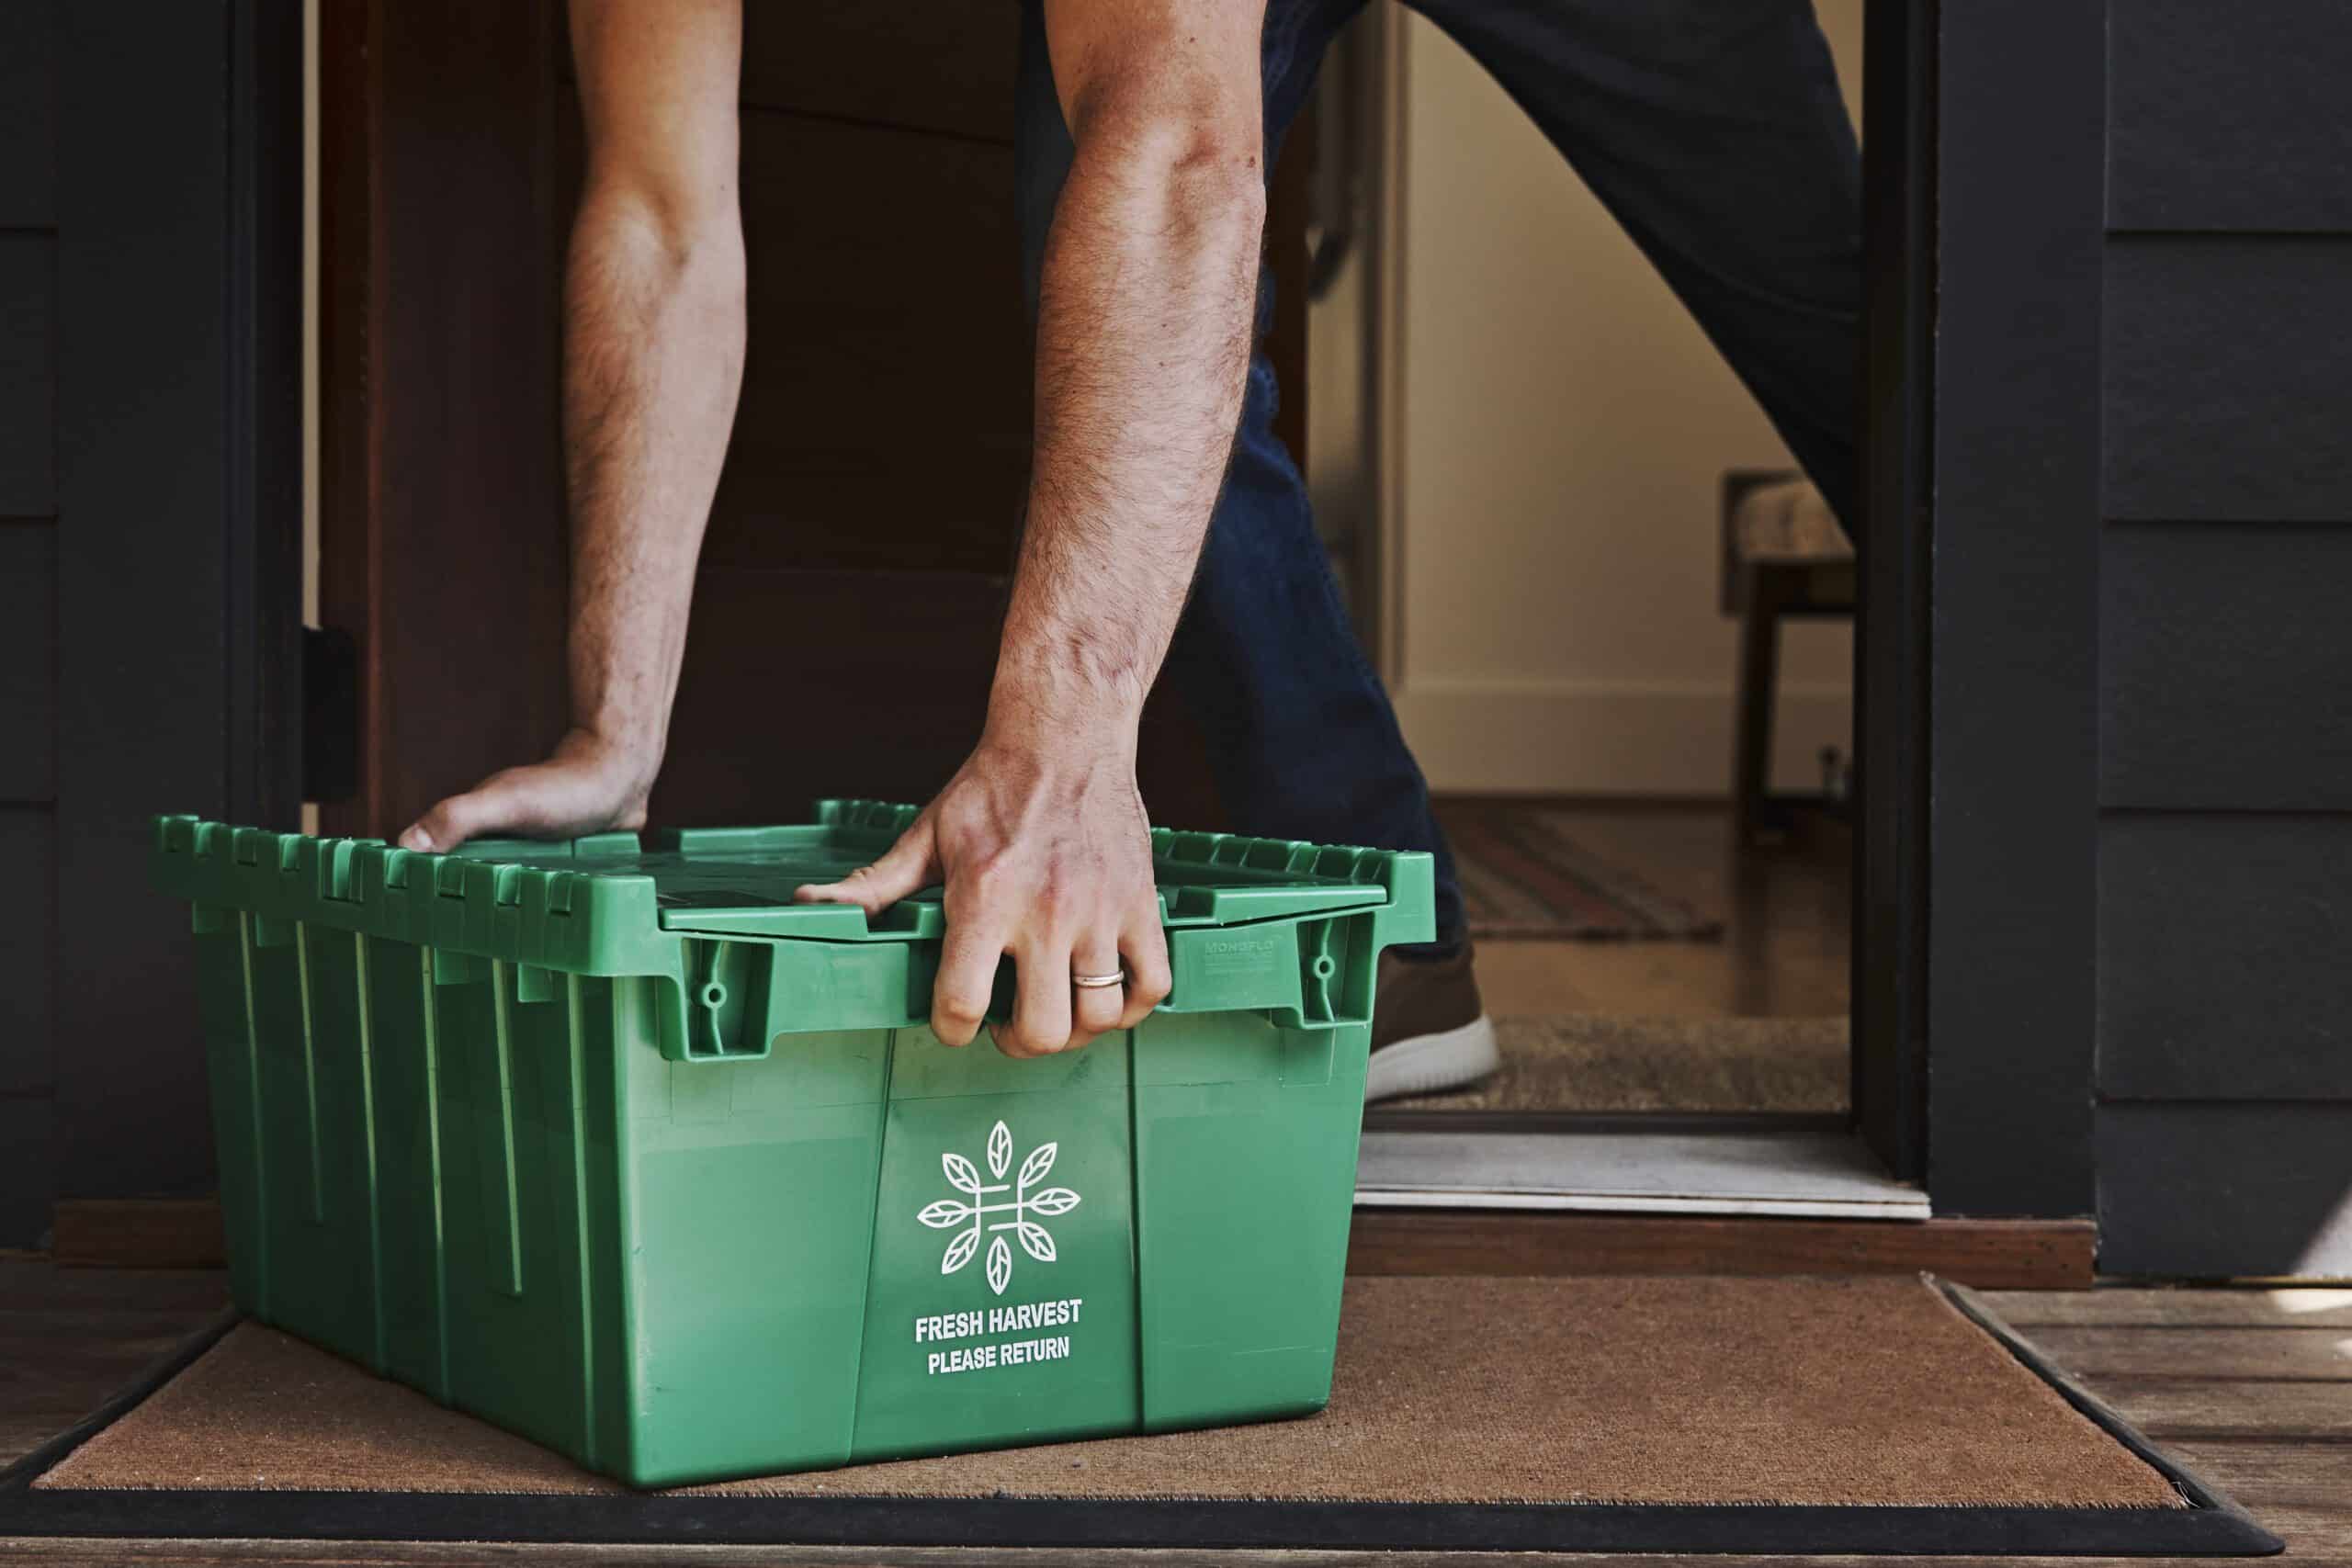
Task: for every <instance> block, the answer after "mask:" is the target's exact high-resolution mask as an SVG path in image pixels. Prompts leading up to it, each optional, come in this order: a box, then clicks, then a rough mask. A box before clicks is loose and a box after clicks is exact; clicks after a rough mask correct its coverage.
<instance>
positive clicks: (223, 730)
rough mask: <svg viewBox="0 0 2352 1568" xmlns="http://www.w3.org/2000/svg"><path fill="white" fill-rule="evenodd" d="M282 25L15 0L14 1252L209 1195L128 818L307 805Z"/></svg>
mask: <svg viewBox="0 0 2352 1568" xmlns="http://www.w3.org/2000/svg"><path fill="white" fill-rule="evenodd" d="M300 39H301V29H300V8H299V6H296V5H295V4H294V3H293V0H109V3H108V4H107V5H102V6H96V5H83V4H77V3H75V0H25V3H21V4H12V5H7V6H0V889H5V891H6V899H5V901H0V1247H27V1246H37V1245H40V1241H41V1238H42V1236H43V1235H44V1233H46V1232H47V1231H48V1230H49V1228H50V1222H51V1213H52V1206H53V1204H54V1203H55V1202H56V1201H60V1200H62V1199H65V1198H79V1197H91V1198H114V1197H132V1196H142V1195H147V1194H163V1195H177V1194H191V1193H198V1192H203V1191H205V1190H209V1188H210V1186H211V1184H212V1160H211V1148H210V1139H209V1133H208V1125H209V1122H208V1118H207V1117H206V1116H205V1115H204V1114H203V1107H204V1105H205V1089H204V1072H203V1061H202V1056H201V1053H200V1050H199V1048H198V1041H197V1038H196V1034H195V1031H194V1022H193V1021H194V1017H195V1014H194V997H193V991H194V987H193V984H192V978H191V975H190V970H189V963H188V953H187V939H186V931H187V926H186V920H187V916H186V913H185V911H179V910H175V909H174V908H171V906H170V904H169V902H168V901H167V900H164V899H160V898H154V897H150V896H149V895H148V894H147V892H146V890H145V886H144V884H145V856H146V849H145V846H146V841H147V829H146V819H147V818H148V816H149V815H150V814H151V813H153V812H156V811H200V812H205V813H208V814H216V813H217V814H220V815H224V816H229V817H233V818H241V819H243V818H253V819H255V820H261V821H267V822H270V823H273V824H275V825H279V826H291V825H292V824H291V822H290V821H289V820H288V818H291V817H292V815H293V814H294V813H295V811H296V810H297V808H298V807H297V805H296V799H295V795H296V790H297V787H298V782H297V779H296V777H295V766H294V761H295V759H296V758H298V757H299V754H300V752H299V745H300V736H299V734H298V733H296V732H295V729H294V727H293V726H292V725H291V724H290V723H289V722H288V720H287V714H288V700H289V695H290V692H291V689H292V686H293V684H294V676H295V673H296V671H298V670H299V665H298V664H297V663H296V662H295V659H294V656H293V652H292V650H293V649H298V648H299V644H298V643H297V642H296V641H295V640H294V639H295V638H296V637H299V615H300V518H299V494H300V479H299V476H300V468H299V452H300V449H299V439H300V380H299V378H300V368H299V337H300V318H299V299H300V289H299V281H298V279H299V267H300V210H299V200H300Z"/></svg>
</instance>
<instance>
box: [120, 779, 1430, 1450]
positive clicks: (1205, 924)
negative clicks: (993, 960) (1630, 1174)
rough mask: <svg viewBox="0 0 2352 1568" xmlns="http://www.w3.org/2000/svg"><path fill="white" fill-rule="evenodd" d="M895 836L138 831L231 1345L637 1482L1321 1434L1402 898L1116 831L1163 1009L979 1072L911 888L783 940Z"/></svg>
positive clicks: (1366, 871) (171, 823)
mask: <svg viewBox="0 0 2352 1568" xmlns="http://www.w3.org/2000/svg"><path fill="white" fill-rule="evenodd" d="M911 815H912V813H911V810H910V808H908V807H892V806H885V805H880V804H876V803H873V802H864V801H856V802H828V803H825V804H823V805H821V806H820V807H819V808H818V817H819V820H818V821H817V822H816V823H815V824H813V825H810V826H806V827H784V828H750V829H705V830H692V831H685V832H676V833H666V834H656V835H650V836H649V837H648V839H647V840H646V841H645V843H644V844H643V845H642V846H640V843H639V839H638V837H637V836H636V835H634V834H628V833H613V834H604V835H600V836H597V837H594V838H585V839H579V840H573V841H571V842H569V843H525V842H514V841H505V842H497V843H475V844H471V845H469V846H467V847H466V849H465V850H464V851H463V852H461V853H459V854H456V855H447V856H444V855H427V854H416V853H412V852H406V851H402V850H398V849H393V848H389V847H387V846H385V845H384V844H381V843H379V842H377V841H374V840H332V839H312V838H305V837H301V836H299V835H293V834H278V833H272V832H265V831H261V830H259V829H232V828H229V827H225V826H222V825H220V824H218V823H210V822H202V821H198V820H197V819H195V818H186V817H172V818H159V819H157V821H156V823H155V841H154V855H153V876H154V880H155V883H156V885H157V886H159V887H161V888H163V889H164V890H165V891H167V892H170V893H172V894H175V895H177V896H179V897H183V898H186V899H187V900H188V901H189V903H190V904H191V905H192V906H193V908H194V915H195V919H194V925H195V931H196V942H197V946H198V954H199V960H198V972H199V985H200V993H201V999H202V1008H203V1015H204V1018H203V1023H204V1032H205V1037H206V1041H207V1049H208V1052H209V1065H210V1078H211V1089H212V1108H213V1121H214V1127H215V1131H216V1138H217V1142H218V1145H219V1149H220V1190H221V1207H222V1211H223V1214H224V1217H225V1219H226V1222H227V1225H228V1235H229V1251H230V1272H231V1277H232V1286H233V1289H234V1291H235V1294H236V1299H237V1302H238V1303H239V1305H241V1306H242V1307H243V1309H244V1310H245V1311H247V1312H248V1313H250V1314H253V1315H254V1316H255V1317H257V1318H260V1319H262V1320H264V1321H266V1322H268V1323H273V1324H276V1325H279V1326H281V1327H283V1328H286V1329H288V1330H289V1331H291V1332H293V1333H296V1334H299V1335H301V1336H303V1337H306V1338H309V1339H312V1340H315V1341H317V1342H318V1343H320V1344H322V1345H324V1346H327V1347H329V1348H332V1349H334V1350H336V1351H339V1352H341V1353H342V1354H344V1355H345V1356H347V1357H349V1358H351V1359H354V1360H356V1361H359V1362H361V1363H364V1364H365V1365H367V1366H368V1367H369V1368H371V1369H373V1370H375V1371H379V1372H381V1373H383V1374H385V1375H388V1376H390V1377H394V1378H397V1379H399V1380H401V1382H407V1383H410V1384H412V1385H413V1386H414V1387H416V1388H419V1389H421V1390H423V1391H424V1392H425V1393H429V1394H431V1395H432V1396H433V1397H435V1399H438V1400H440V1401H442V1402H443V1403H445V1404H451V1405H454V1406H456V1407H458V1408H459V1409H462V1410H468V1411H471V1412H473V1413H474V1414H476V1415H479V1416H483V1417H485V1418H487V1419H489V1420H491V1421H494V1422H496V1423H498V1424H499V1425H501V1426H503V1427H510V1428H512V1429H514V1430H515V1431H517V1432H520V1433H523V1434H524V1435H526V1436H527V1437H530V1438H535V1439H537V1440H538V1441H539V1442H542V1443H545V1444H547V1445H548V1446H549V1447H551V1448H555V1449H559V1450H562V1451H563V1452H564V1453H566V1454H569V1455H571V1457H572V1458H573V1459H575V1460H577V1461H580V1462H581V1463H582V1464H583V1465H586V1466H589V1467H591V1468H593V1469H595V1470H599V1471H603V1472H607V1473H609V1474H612V1475H615V1476H618V1477H620V1478H621V1479H623V1480H625V1481H628V1482H630V1483H635V1484H637V1485H640V1486H655V1485H670V1484H675V1483H684V1482H693V1481H706V1480H712V1479H717V1478H719V1477H725V1476H738V1475H751V1474H761V1473H775V1472H785V1471H793V1470H807V1469H815V1468H820V1467H824V1466H829V1465H838V1464H842V1463H845V1462H849V1461H865V1460H877V1459H888V1458H892V1457H898V1456H903V1455H911V1454H923V1453H940V1452H947V1451H952V1450H963V1449H974V1448H984V1447H994V1446H1001V1445H1009V1444H1016V1443H1028V1442H1038V1441H1045V1440H1048V1439H1057V1438H1078V1437H1086V1436H1091V1435H1098V1434H1104V1433H1119V1432H1136V1431H1159V1430H1167V1429H1171V1428H1176V1427H1198V1426H1207V1425H1216V1424H1221V1423H1226V1422H1231V1421H1243V1420H1254V1419H1261V1418H1266V1417H1273V1416H1298V1415H1304V1414H1306V1413H1308V1412H1311V1411H1314V1410H1317V1409H1319V1408H1321V1407H1322V1405H1323V1404H1324V1403H1325V1401H1326V1400H1327V1399H1328V1398H1329V1393H1330V1382H1331V1356H1332V1349H1333V1344H1334V1340H1335V1337H1336V1336H1337V1333H1338V1328H1339V1315H1340V1279H1341V1275H1342V1272H1343V1269H1344V1264H1345V1260H1346V1251H1347V1237H1348V1222H1349V1215H1350V1210H1351V1200H1352V1190H1353V1185H1354V1177H1355V1156H1356V1134H1357V1129H1358V1126H1359V1123H1360V1121H1361V1113H1362V1109H1363V1077H1364V1057H1365V1053H1366V1051H1367V1048H1368V1045H1369V1041H1370V1034H1371V1027H1370V1021H1371V1015H1372V1002H1373V992H1374V979H1375V974H1376V969H1377V959H1378V956H1379V953H1380V950H1381V949H1382V948H1384V947H1385V946H1387V945H1388V944H1389V943H1392V942H1416V941H1427V940H1429V938H1430V936H1431V934H1432V916H1431V900H1430V862H1429V857H1428V856H1426V855H1420V854H1403V853H1394V852H1379V851H1366V850H1349V849H1332V848H1322V847H1318V846H1316V845H1311V844H1301V843H1289V842H1283V841H1281V840H1265V839H1243V838H1235V837H1229V836H1225V835H1217V834H1193V833H1176V832H1170V831H1167V830H1165V829H1162V830H1159V831H1157V832H1155V833H1154V834H1153V851H1154V854H1155V858H1156V863H1157V867H1158V875H1159V885H1160V901H1161V908H1162V913H1163V917H1164V919H1165V923H1166V927H1167V932H1168V945H1169V958H1170V968H1171V971H1172V974H1173V976H1174V987H1173V990H1172V991H1171V993H1170V997H1169V998H1168V1000H1167V1001H1166V1002H1165V1003H1164V1004H1163V1005H1162V1006H1161V1007H1160V1009H1159V1011H1157V1012H1156V1013H1154V1014H1153V1015H1152V1016H1151V1017H1150V1018H1149V1019H1148V1020H1147V1021H1145V1022H1144V1023H1143V1024H1142V1025H1141V1026H1140V1027H1138V1028H1137V1029H1136V1030H1134V1031H1132V1032H1127V1033H1125V1034H1110V1035H1105V1036H1103V1038H1101V1039H1098V1040H1097V1041H1095V1042H1094V1043H1092V1044H1091V1045H1090V1046H1088V1047H1087V1048H1086V1049H1084V1050H1082V1051H1078V1052H1072V1053H1067V1054H1064V1055H1057V1056H1052V1057H1046V1058H1044V1059H1041V1060H1037V1061H1030V1062H1019V1061H1012V1060H1010V1059H1008V1058H1007V1057H1005V1056H1004V1055H1001V1053H999V1052H998V1051H997V1050H996V1049H995V1048H994V1046H993V1045H991V1044H989V1042H988V1041H987V1039H986V1037H985V1036H983V1037H982V1038H981V1039H980V1040H979V1041H978V1042H977V1043H975V1044H974V1045H972V1046H970V1047H968V1048H966V1049H963V1050H953V1049H950V1048H948V1047H947V1046H944V1045H943V1044H941V1043H939V1041H938V1040H937V1039H936V1038H935V1037H933V1035H932V1033H931V1032H930V1031H929V1029H928V1028H927V1027H926V1023H925V1021H926V1020H927V1018H928V1016H929V1014H930V997H931V987H932V978H933V972H934V970H935V968H936V966H937V964H938V958H939V946H940V943H939V936H940V931H941V918H940V910H939V904H938V900H937V897H936V894H935V892H933V893H930V894H926V895H924V896H921V897H916V898H913V899H910V900H908V901H907V902H906V903H903V904H900V905H899V906H898V907H897V908H893V909H890V910H888V911H887V912H886V913H885V914H884V915H883V916H882V917H881V918H880V919H877V920H876V921H875V922H873V923H872V924H871V925H869V923H868V921H867V919H866V917H865V913H864V912H863V911H862V910H859V909H857V908H851V907H845V906H817V905H795V904H793V903H792V902H791V897H792V889H793V888H794V887H795V886H797V885H799V884H801V883H804V882H812V881H831V880H832V879H834V878H835V877H837V876H839V875H841V874H843V873H845V872H847V871H848V870H849V869H851V868H852V867H854V866H856V865H860V864H863V863H866V862H867V861H870V860H872V859H873V858H874V857H875V856H876V854H878V853H879V852H881V851H882V850H883V849H885V848H886V847H888V844H889V843H890V842H891V841H892V840H893V839H894V838H895V837H896V836H897V835H898V833H899V831H900V830H901V829H903V828H904V827H905V826H906V825H907V823H908V821H909V820H910V818H911ZM1005 994H1006V993H1004V992H1003V991H1002V990H1000V998H1002V997H1003V996H1004V995H1005Z"/></svg>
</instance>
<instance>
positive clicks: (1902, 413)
mask: <svg viewBox="0 0 2352 1568" xmlns="http://www.w3.org/2000/svg"><path fill="white" fill-rule="evenodd" d="M1940 21H1941V18H1940V16H1939V6H1938V5H1937V4H1936V0H1918V3H1917V4H1912V3H1908V0H1906V3H1905V4H1902V5H1894V6H1870V7H1869V8H1868V9H1867V11H1866V12H1865V14H1864V18H1863V23H1862V28H1863V33H1862V52H1863V65H1862V75H1863V89H1862V132H1863V133H1862V254H1863V260H1864V266H1863V277H1864V284H1863V305H1862V338H1863V344H1862V354H1863V375H1862V389H1863V404H1862V411H1861V444H1860V461H1861V468H1862V473H1861V486H1860V494H1861V497H1862V525H1861V527H1860V528H1859V529H1858V530H1856V537H1857V541H1858V543H1860V545H1861V546H1862V547H1861V549H1860V552H1859V553H1860V558H1861V559H1860V565H1861V578H1860V592H1859V593H1857V594H1856V596H1855V598H1856V604H1855V611H1854V676H1853V682H1854V730H1855V750H1856V754H1857V757H1858V759H1859V761H1860V765H1859V766H1858V767H1857V768H1856V769H1855V818H1856V821H1857V824H1858V830H1857V833H1856V837H1855V845H1854V884H1853V909H1852V915H1851V919H1852V940H1853V960H1852V963H1853V976H1852V982H1851V993H1850V1006H1851V1009H1852V1030H1851V1038H1852V1041H1853V1048H1852V1072H1853V1080H1852V1093H1853V1107H1854V1123H1855V1128H1856V1131H1857V1132H1859V1133H1860V1135H1861V1138H1862V1140H1863V1142H1864V1143H1865V1144H1867V1145H1869V1146H1870V1148H1871V1152H1872V1153H1873V1154H1875V1155H1877V1156H1878V1157H1879V1158H1880V1159H1881V1160H1882V1161H1883V1162H1884V1163H1885V1165H1886V1168H1887V1169H1888V1171H1889V1172H1890V1173H1892V1174H1893V1175H1894V1176H1896V1177H1899V1178H1901V1179H1904V1180H1906V1181H1921V1180H1924V1179H1925V1178H1926V1176H1927V1172H1928V1148H1927V1134H1928V1046H1927V1022H1928V874H1929V863H1928V847H1929V841H1928V808H1929V791H1928V762H1929V749H1928V748H1929V737H1930V714H1931V709H1930V703H1931V700H1932V696H1933V692H1932V688H1931V683H1930V679H1929V677H1930V672H1931V669H1932V666H1931V649H1930V645H1929V633H1930V629H1931V600H1930V594H1929V582H1930V570H1931V568H1932V565H1933V560H1934V550H1935V541H1934V523H1935V505H1934V502H1935V465H1934V445H1933V442H1932V440H1931V430H1932V423H1931V416H1932V412H1933V400H1934V388H1935V346H1936V340H1935V300H1936V159H1937V142H1936V62H1937V49H1936V43H1937V35H1938V33H1939V28H1940Z"/></svg>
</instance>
